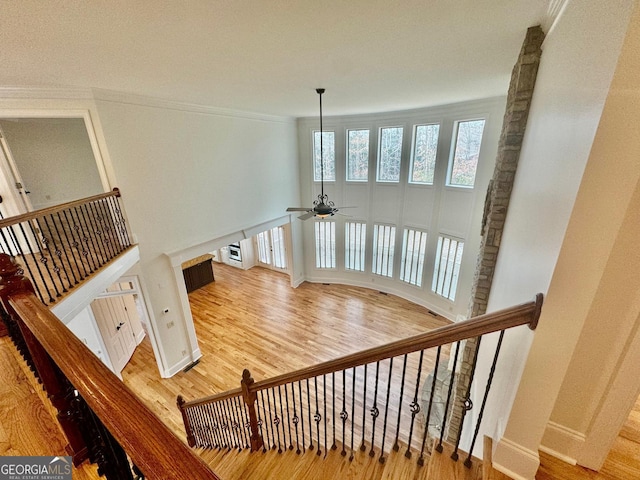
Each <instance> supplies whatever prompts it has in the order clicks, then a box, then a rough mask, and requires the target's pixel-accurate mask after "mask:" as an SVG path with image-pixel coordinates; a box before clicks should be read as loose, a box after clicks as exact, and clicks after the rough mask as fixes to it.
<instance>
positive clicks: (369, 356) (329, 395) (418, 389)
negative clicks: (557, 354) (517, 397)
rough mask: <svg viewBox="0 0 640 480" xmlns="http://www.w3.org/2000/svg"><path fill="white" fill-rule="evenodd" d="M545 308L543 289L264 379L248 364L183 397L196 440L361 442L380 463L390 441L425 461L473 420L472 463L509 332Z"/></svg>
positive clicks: (262, 446)
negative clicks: (479, 374) (455, 422)
mask: <svg viewBox="0 0 640 480" xmlns="http://www.w3.org/2000/svg"><path fill="white" fill-rule="evenodd" d="M541 307H542V294H538V295H537V296H536V299H535V301H532V302H529V303H526V304H522V305H517V306H514V307H511V308H508V309H505V310H501V311H498V312H493V313H490V314H486V315H482V316H479V317H475V318H472V319H470V320H466V321H463V322H459V323H455V324H452V325H447V326H445V327H441V328H438V329H436V330H434V331H431V332H428V333H425V334H422V335H417V336H415V337H411V338H407V339H404V340H400V341H397V342H394V343H390V344H387V345H384V346H381V347H376V348H373V349H370V350H365V351H363V352H359V353H356V354H353V355H349V356H346V357H343V358H340V359H336V360H332V361H329V362H325V363H321V364H318V365H314V366H312V367H308V368H305V369H302V370H298V371H295V372H291V373H288V374H285V375H281V376H279V377H275V378H271V379H268V380H263V381H260V382H254V380H253V379H252V378H251V374H250V372H249V371H248V370H245V371H244V373H243V375H242V381H241V386H240V388H237V389H235V390H231V391H228V392H225V393H221V394H218V395H215V396H212V397H207V398H202V399H199V400H192V401H189V402H185V400H184V399H183V398H182V397H178V407H179V408H180V411H181V412H182V417H183V421H184V425H185V430H186V434H187V439H188V442H189V444H190V445H191V446H197V447H202V448H220V449H227V448H237V449H244V448H250V449H251V450H252V451H257V450H263V451H266V450H268V449H275V450H277V451H278V452H283V451H284V450H295V451H296V452H297V453H301V452H304V451H307V450H315V451H316V454H317V455H323V454H324V455H326V453H327V451H328V450H336V449H338V448H340V453H341V454H342V456H347V455H348V456H349V460H352V459H353V458H354V457H355V451H356V450H357V449H359V450H361V451H365V450H368V451H369V455H370V456H371V457H374V456H377V457H378V459H379V461H380V462H381V463H382V462H384V461H385V460H386V457H387V455H388V453H389V451H390V449H393V450H395V451H398V450H400V449H402V450H403V451H404V453H405V456H406V457H407V458H411V457H412V456H413V455H417V462H418V464H419V465H423V464H424V463H425V458H428V455H429V454H430V452H431V451H432V450H433V449H435V450H437V451H439V452H442V450H443V442H445V441H449V442H451V443H452V444H454V446H453V455H452V458H454V460H457V459H458V456H459V455H460V456H462V454H461V453H460V454H459V450H460V442H461V439H462V429H463V427H465V426H466V428H470V430H469V432H470V434H468V435H467V436H466V438H467V441H466V442H465V443H466V444H465V445H463V446H464V447H465V448H466V450H467V452H468V453H467V454H466V458H465V460H464V463H465V466H467V467H471V462H472V453H473V449H474V446H475V444H476V441H477V439H478V434H479V431H480V425H481V422H482V417H483V414H484V410H485V407H486V404H487V397H488V394H489V391H490V389H491V384H492V379H493V374H494V371H495V369H496V366H497V362H498V358H499V354H500V349H501V345H502V338H503V336H504V333H505V331H506V330H507V329H509V328H513V327H516V326H520V325H528V326H529V327H530V328H531V329H534V328H535V327H536V325H537V321H538V318H539V316H540V310H541ZM493 332H499V334H498V341H497V346H496V347H495V349H494V351H493V363H492V366H491V369H490V372H489V375H488V379H487V380H486V382H485V383H484V384H483V385H479V386H478V390H479V391H481V392H484V393H483V395H482V400H481V401H480V402H479V405H477V406H476V407H475V408H476V409H477V410H476V412H477V413H476V415H475V416H474V418H473V420H474V421H473V422H466V424H465V416H466V415H467V414H468V412H470V411H471V409H472V408H474V406H473V404H472V402H471V388H472V385H473V381H474V372H475V363H476V360H477V355H478V351H479V348H480V342H481V340H482V338H483V336H484V335H487V334H489V333H493ZM469 339H473V340H474V341H475V348H474V352H475V353H474V358H473V361H472V365H471V367H470V377H471V380H470V381H469V383H468V388H467V390H466V395H465V396H464V397H463V398H455V395H453V392H454V384H455V382H456V381H457V374H456V372H457V371H458V370H459V368H458V367H459V358H460V357H461V353H462V351H463V350H464V348H463V347H462V345H463V342H465V341H466V340H469ZM452 412H455V413H456V414H458V415H459V416H460V417H461V420H460V422H459V425H460V427H459V428H458V427H456V428H453V429H451V428H450V425H451V422H450V417H451V414H452ZM469 423H472V425H469ZM450 430H455V431H450Z"/></svg>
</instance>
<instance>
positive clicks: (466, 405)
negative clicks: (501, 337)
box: [451, 337, 482, 461]
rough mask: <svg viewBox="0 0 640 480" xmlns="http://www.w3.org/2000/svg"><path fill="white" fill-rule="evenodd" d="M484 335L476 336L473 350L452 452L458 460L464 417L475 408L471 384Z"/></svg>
mask: <svg viewBox="0 0 640 480" xmlns="http://www.w3.org/2000/svg"><path fill="white" fill-rule="evenodd" d="M481 340H482V337H477V338H476V348H475V349H474V352H473V362H472V363H471V373H470V374H469V383H468V385H467V392H466V394H465V396H464V398H463V399H462V416H461V418H460V426H459V428H458V436H457V438H456V446H455V448H454V450H453V453H452V454H451V458H452V459H453V460H455V461H458V449H459V447H460V440H461V437H462V427H463V426H464V419H465V417H466V416H467V412H468V411H469V410H471V409H472V408H473V402H472V401H471V386H472V384H473V377H474V376H475V373H476V361H477V360H478V350H480V341H481Z"/></svg>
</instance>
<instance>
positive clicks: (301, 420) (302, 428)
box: [298, 380, 305, 452]
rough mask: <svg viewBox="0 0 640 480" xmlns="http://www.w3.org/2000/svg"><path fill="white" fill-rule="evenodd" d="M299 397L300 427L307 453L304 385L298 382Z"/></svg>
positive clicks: (303, 447)
mask: <svg viewBox="0 0 640 480" xmlns="http://www.w3.org/2000/svg"><path fill="white" fill-rule="evenodd" d="M298 396H299V397H300V427H301V430H302V451H303V452H304V451H305V436H304V402H303V400H302V383H301V382H300V380H298Z"/></svg>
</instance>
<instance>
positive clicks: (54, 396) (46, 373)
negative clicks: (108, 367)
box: [0, 253, 89, 465]
mask: <svg viewBox="0 0 640 480" xmlns="http://www.w3.org/2000/svg"><path fill="white" fill-rule="evenodd" d="M19 270H20V267H19V266H18V265H17V264H16V263H15V262H14V261H13V259H12V258H11V257H10V256H9V255H7V254H6V253H0V277H1V279H0V301H2V305H3V307H4V310H5V312H6V314H7V315H8V317H9V322H12V323H13V324H14V325H17V327H18V328H16V329H15V330H14V332H13V333H14V334H15V335H19V336H21V337H22V338H19V339H14V341H15V342H20V343H22V342H23V343H24V346H26V349H27V351H28V353H29V357H30V358H29V361H30V363H31V365H30V366H31V367H32V368H34V369H35V372H34V373H36V375H37V377H38V378H39V379H40V381H41V382H42V385H43V387H44V390H45V391H46V392H47V396H48V397H49V399H50V400H51V403H52V404H53V406H54V407H55V408H56V410H57V411H58V415H57V416H58V422H59V423H60V427H61V428H62V431H63V432H64V434H65V436H66V437H67V441H68V442H69V444H68V445H67V452H68V454H69V455H71V456H72V457H73V463H74V464H75V465H79V464H80V463H82V462H83V461H84V460H86V459H87V458H88V455H89V453H88V449H87V446H86V443H85V441H84V438H83V437H82V433H81V432H80V429H79V428H78V424H77V423H76V419H75V418H74V417H75V410H74V408H73V407H72V405H71V402H72V401H73V399H74V398H75V396H74V392H73V388H72V387H71V386H70V384H69V382H68V381H67V380H66V378H64V376H63V375H62V373H61V372H60V370H59V369H58V367H57V365H56V364H55V363H54V362H53V361H52V360H51V357H50V356H49V354H48V353H47V351H46V350H45V349H44V347H43V346H42V344H41V343H40V342H39V341H38V339H37V338H36V337H35V336H34V335H33V333H32V332H31V330H29V328H28V327H27V326H26V325H25V324H24V322H23V321H22V319H21V318H20V317H19V316H18V315H17V314H16V312H15V310H14V309H13V307H11V305H10V303H9V298H10V297H11V296H12V295H16V294H19V293H33V294H34V295H35V293H34V289H33V285H31V282H30V281H29V279H27V278H25V277H23V276H22V275H19V274H18V271H19Z"/></svg>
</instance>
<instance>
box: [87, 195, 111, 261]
mask: <svg viewBox="0 0 640 480" xmlns="http://www.w3.org/2000/svg"><path fill="white" fill-rule="evenodd" d="M100 205H101V200H97V201H95V202H91V209H92V210H93V214H94V216H95V219H96V222H97V224H98V226H99V231H100V232H101V234H99V236H100V237H101V240H102V245H104V249H105V251H106V252H107V254H108V258H109V259H111V258H113V257H115V256H116V255H117V253H116V251H115V250H114V248H113V245H111V242H110V241H109V237H108V236H107V230H106V228H107V227H106V224H105V220H104V216H103V214H102V212H101V208H100Z"/></svg>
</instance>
